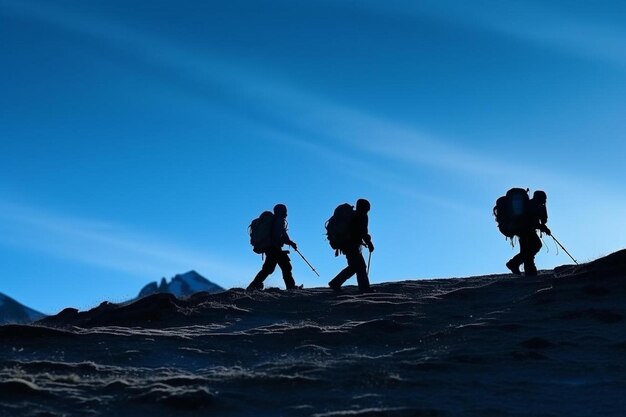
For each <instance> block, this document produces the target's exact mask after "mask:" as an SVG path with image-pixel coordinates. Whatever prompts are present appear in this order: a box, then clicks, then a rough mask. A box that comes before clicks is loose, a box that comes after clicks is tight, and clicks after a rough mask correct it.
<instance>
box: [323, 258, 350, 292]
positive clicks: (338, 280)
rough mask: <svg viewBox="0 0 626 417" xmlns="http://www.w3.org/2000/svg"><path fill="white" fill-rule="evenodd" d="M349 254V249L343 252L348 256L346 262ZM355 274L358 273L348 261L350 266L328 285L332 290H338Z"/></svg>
mask: <svg viewBox="0 0 626 417" xmlns="http://www.w3.org/2000/svg"><path fill="white" fill-rule="evenodd" d="M349 252H350V250H349V249H347V250H344V251H343V253H344V255H346V260H348V253H349ZM355 273H356V271H355V270H354V268H353V267H352V266H351V265H350V262H349V261H348V266H346V267H345V268H344V269H342V270H341V272H339V273H338V274H337V276H336V277H335V278H333V279H332V280H330V282H329V283H328V286H329V287H330V288H332V289H335V290H338V289H339V288H340V287H341V286H342V285H343V283H344V282H346V281H347V280H348V279H349V278H350V277H351V276H352V275H354V274H355Z"/></svg>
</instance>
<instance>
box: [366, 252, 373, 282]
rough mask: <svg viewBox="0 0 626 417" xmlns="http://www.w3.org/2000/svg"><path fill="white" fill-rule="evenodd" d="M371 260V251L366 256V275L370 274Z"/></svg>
mask: <svg viewBox="0 0 626 417" xmlns="http://www.w3.org/2000/svg"><path fill="white" fill-rule="evenodd" d="M371 261H372V252H370V254H369V256H368V257H367V276H368V277H369V276H370V262H371Z"/></svg>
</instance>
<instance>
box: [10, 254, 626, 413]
mask: <svg viewBox="0 0 626 417" xmlns="http://www.w3.org/2000/svg"><path fill="white" fill-rule="evenodd" d="M374 289H375V290H376V292H375V293H370V294H360V293H359V292H358V291H357V290H356V288H355V287H347V288H345V289H344V290H343V291H342V292H341V293H334V292H333V291H331V290H329V289H326V288H314V289H304V290H297V291H293V292H286V291H280V290H276V289H270V290H266V291H261V292H245V291H243V290H241V289H234V290H229V291H227V292H223V293H220V294H206V293H200V294H197V295H195V296H192V297H190V298H188V299H186V300H180V299H177V298H176V297H174V296H173V295H171V294H155V295H153V296H149V297H146V298H143V299H140V300H138V301H136V302H134V303H132V304H124V305H115V304H108V303H104V304H102V305H101V306H99V307H98V308H96V309H94V310H91V311H89V312H84V313H80V312H78V311H76V310H74V309H66V310H64V311H63V312H61V313H60V314H58V315H57V316H54V317H49V318H46V319H44V320H41V321H40V322H39V324H40V325H38V326H23V325H22V326H19V325H11V326H0V341H1V342H0V415H1V416H4V415H7V416H9V415H11V416H110V415H114V416H116V417H121V416H137V415H149V416H151V417H157V416H172V415H176V416H198V415H216V416H314V417H335V416H360V417H363V416H367V417H371V416H394V417H395V416H402V417H404V416H476V417H484V416H494V417H495V416H510V417H520V416H545V417H548V416H550V417H556V416H568V417H571V416H574V417H578V416H580V417H582V416H592V415H593V416H595V415H598V416H600V415H601V416H610V417H618V416H619V417H623V416H624V415H626V413H625V410H626V396H625V395H624V393H625V392H626V303H625V299H626V252H619V253H616V254H613V255H610V256H609V257H607V258H603V259H601V260H598V261H596V262H593V263H590V264H585V265H582V266H580V267H571V266H566V267H561V268H557V269H556V270H554V271H546V272H544V273H542V274H541V275H540V276H538V277H534V278H524V277H515V276H512V275H494V276H485V277H473V278H464V279H442V280H427V281H405V282H394V283H387V284H381V285H375V286H374Z"/></svg>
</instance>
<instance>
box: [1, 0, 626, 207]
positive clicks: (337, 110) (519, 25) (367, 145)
mask: <svg viewBox="0 0 626 417" xmlns="http://www.w3.org/2000/svg"><path fill="white" fill-rule="evenodd" d="M442 1H443V3H439V2H429V1H426V2H423V3H420V5H415V4H414V3H408V2H404V1H393V0H392V1H390V2H385V5H380V3H379V2H376V3H372V2H370V3H367V4H368V5H369V6H368V7H377V8H387V9H389V10H396V11H403V12H413V13H420V14H424V13H429V14H431V15H433V14H434V15H437V16H442V17H445V18H453V19H457V20H462V21H464V22H466V23H467V24H473V25H479V26H482V27H491V28H493V29H494V30H498V31H501V32H502V31H513V32H516V33H518V34H519V36H524V37H525V38H528V39H531V38H533V37H537V36H538V37H540V38H549V37H550V35H549V33H555V34H556V33H557V32H558V33H561V29H560V28H562V27H565V26H564V23H563V19H561V20H558V19H560V18H559V17H558V16H557V15H555V14H554V13H552V14H550V13H547V14H546V15H545V16H543V15H542V14H541V13H538V12H537V11H538V10H539V9H538V8H537V7H536V5H535V6H534V7H530V6H527V5H524V3H519V2H512V1H505V2H504V3H502V4H500V3H499V2H494V1H487V2H481V3H480V4H479V5H475V4H471V5H464V6H458V4H456V5H453V4H452V3H451V2H450V1H448V0H442ZM1 4H3V5H5V6H6V8H7V10H8V11H9V12H13V13H17V14H20V15H22V16H25V17H30V18H34V19H39V20H43V21H45V22H47V23H50V24H54V25H56V26H58V27H60V28H62V29H64V30H69V31H73V32H75V33H78V34H80V35H82V36H90V37H92V38H94V40H97V41H98V42H103V43H106V44H109V45H110V46H111V47H112V48H118V49H120V50H123V51H124V52H126V53H130V54H133V55H134V56H136V57H138V58H140V59H142V60H144V61H145V62H146V63H148V64H151V65H155V66H158V67H159V68H165V69H168V70H171V71H173V72H174V73H175V74H177V75H178V76H179V77H180V78H182V79H185V80H187V81H190V82H193V83H195V84H196V85H197V86H198V88H199V89H203V88H204V89H206V88H210V87H212V86H218V87H219V88H221V89H222V90H224V91H227V92H228V94H229V95H232V96H235V97H237V98H238V100H239V101H241V102H244V103H245V106H247V107H253V108H255V109H256V110H255V111H256V112H257V113H259V114H262V115H264V116H267V117H264V116H262V117H260V118H259V119H260V121H257V122H256V123H257V125H264V126H266V127H267V128H268V129H270V130H274V131H275V130H276V129H277V127H276V125H271V123H272V122H271V121H274V122H276V121H279V124H280V125H281V126H288V127H290V128H293V129H294V130H296V131H298V132H301V134H298V135H292V136H284V137H283V139H282V140H283V141H285V142H287V143H291V144H292V145H293V146H299V147H302V146H307V147H309V149H313V148H311V146H317V148H314V149H313V150H315V151H316V153H317V154H318V155H320V157H322V158H328V157H340V156H339V155H337V152H336V151H335V152H334V156H332V155H331V154H329V149H331V148H334V149H337V148H338V146H343V147H344V148H347V149H348V150H349V152H348V153H349V154H350V155H351V156H350V158H349V159H350V160H349V161H345V160H344V162H347V163H348V164H359V165H364V163H363V162H362V161H361V162H359V158H367V160H368V163H367V167H368V169H370V170H371V169H373V166H376V164H378V166H379V167H380V168H379V171H380V175H379V176H376V179H373V181H383V180H381V178H384V179H385V180H384V181H388V182H386V187H387V188H388V189H395V190H396V191H397V192H399V193H401V194H405V195H408V194H410V195H413V196H414V197H416V198H420V199H425V200H430V201H431V202H433V203H434V204H441V203H442V202H443V204H444V205H449V204H448V202H446V199H442V198H440V197H438V196H425V195H423V194H422V193H420V192H418V191H416V190H415V189H414V188H412V187H408V186H404V185H401V184H400V183H399V182H398V181H397V177H396V178H394V176H393V175H391V174H392V172H390V171H393V169H394V164H391V165H390V164H389V163H388V162H389V161H390V160H391V161H393V162H394V163H395V164H399V163H401V164H406V165H408V166H412V167H414V168H415V167H426V168H434V169H435V171H440V172H441V173H447V174H452V175H457V176H458V177H459V178H460V179H461V180H464V181H468V182H470V183H481V184H486V183H492V184H494V186H497V187H501V186H502V184H503V183H508V184H511V183H515V181H521V183H525V184H528V183H529V182H535V181H537V182H539V181H540V180H541V181H543V182H544V183H545V182H546V180H547V179H550V178H552V181H551V182H552V183H554V184H561V185H568V184H570V185H571V184H573V183H581V181H580V179H578V178H575V176H573V175H569V174H563V173H554V172H549V171H547V170H545V169H540V168H538V167H537V166H529V165H527V164H521V163H515V162H511V161H509V160H507V161H506V162H501V159H500V158H498V157H497V156H493V155H489V154H485V153H479V152H476V151H473V150H469V149H467V148H464V147H461V146H458V145H455V144H454V143H453V141H450V140H446V139H445V138H441V137H435V136H433V135H431V134H429V133H427V132H422V131H420V130H419V129H417V128H415V127H413V126H407V125H402V124H400V123H398V122H396V121H393V120H388V119H385V118H383V117H379V116H377V115H376V114H371V113H367V112H365V111H362V110H360V109H357V108H354V107H350V106H345V105H342V104H340V103H337V102H334V101H331V100H328V99H325V98H322V97H320V96H318V95H316V94H313V93H310V92H308V91H305V90H303V89H301V88H298V87H296V86H292V85H288V84H286V83H285V82H278V81H275V80H273V79H271V78H270V77H267V76H265V77H264V76H262V75H260V74H262V71H261V70H260V69H258V68H255V72H254V73H252V72H251V71H249V70H248V69H245V68H242V67H241V66H237V65H232V64H230V63H228V62H226V61H225V60H223V59H220V57H216V56H212V55H209V54H207V53H206V52H201V53H199V52H198V51H196V50H191V49H188V48H186V47H185V45H180V44H174V43H172V42H171V41H169V40H167V39H162V38H159V37H158V36H155V35H152V34H149V33H146V32H142V31H139V30H136V29H134V28H132V27H128V26H122V25H119V24H115V23H112V22H107V21H103V20H102V19H98V18H96V17H93V16H89V15H85V14H76V13H72V12H70V11H68V10H65V9H63V8H59V7H54V6H50V5H49V4H44V3H40V2H30V1H28V0H20V1H11V0H4V1H3V2H2V3H1ZM542 10H543V9H541V10H540V11H542ZM537 19H540V22H543V23H541V24H539V23H538V21H536V20H537ZM589 30H590V31H591V30H592V29H589ZM550 31H551V32H550ZM541 33H543V35H540V36H539V35H537V34H541ZM564 33H569V31H565V32H564ZM598 33H599V32H598ZM557 38H559V37H556V35H555V39H557ZM592 38H593V39H596V41H594V42H595V43H593V42H592V43H591V44H590V45H592V44H598V45H599V44H602V43H603V41H602V39H601V37H597V36H596V37H593V36H592ZM559 39H561V40H560V41H559V42H562V43H568V44H571V45H574V44H575V43H576V41H575V39H574V38H573V37H571V38H568V37H567V36H566V35H563V34H562V33H561V35H560V38H559ZM564 39H565V40H564ZM567 39H569V40H567ZM611 39H613V40H615V42H613V43H614V44H615V48H620V47H621V46H619V45H626V43H623V44H619V42H617V40H618V39H621V35H619V34H616V35H615V37H613V35H611ZM589 42H591V41H589ZM590 49H594V48H592V47H590ZM617 55H619V54H616V57H617ZM625 56H626V55H625ZM268 103H271V106H268ZM268 120H271V121H268ZM249 126H252V123H250V124H249ZM255 128H256V126H255ZM296 137H297V138H298V139H295V138H296ZM311 137H313V138H316V142H318V143H317V145H312V143H311V140H308V139H306V140H305V139H302V138H311ZM324 144H326V146H324ZM329 155H331V156H329ZM343 157H344V158H345V155H344V156H343ZM338 165H341V164H338ZM372 177H374V176H372ZM470 179H471V180H470ZM453 205H454V204H453Z"/></svg>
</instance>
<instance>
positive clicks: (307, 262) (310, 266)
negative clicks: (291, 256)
mask: <svg viewBox="0 0 626 417" xmlns="http://www.w3.org/2000/svg"><path fill="white" fill-rule="evenodd" d="M294 250H295V251H296V252H297V253H298V255H300V257H301V258H302V259H303V260H304V262H306V264H307V265H308V266H309V268H311V269H312V270H313V272H315V275H317V276H318V277H319V276H320V274H318V273H317V271H316V270H315V268H313V265H311V264H310V263H309V261H307V260H306V258H305V257H304V255H303V254H301V253H300V251H299V250H298V249H295V248H294Z"/></svg>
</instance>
